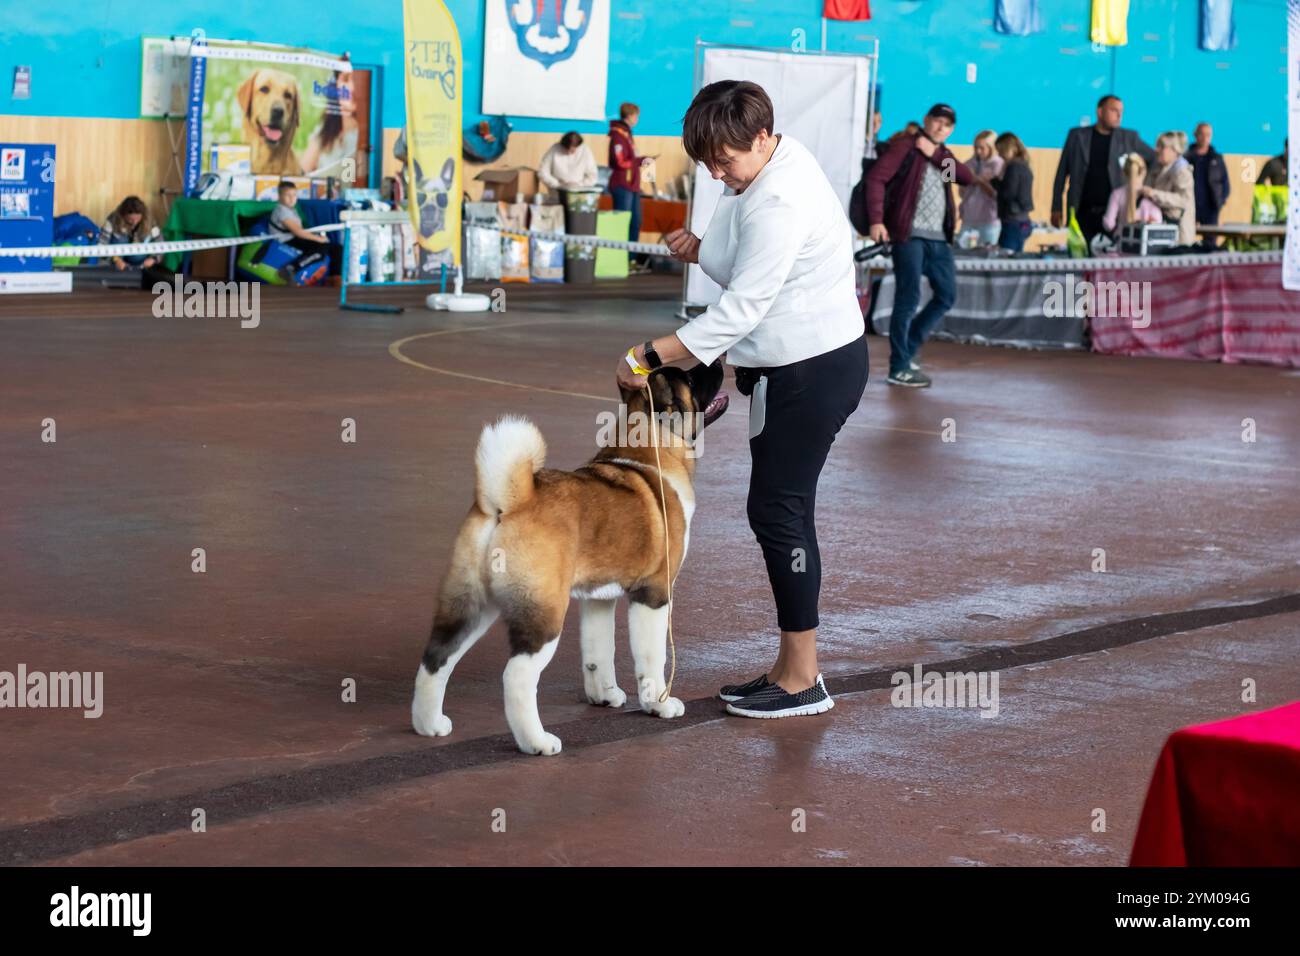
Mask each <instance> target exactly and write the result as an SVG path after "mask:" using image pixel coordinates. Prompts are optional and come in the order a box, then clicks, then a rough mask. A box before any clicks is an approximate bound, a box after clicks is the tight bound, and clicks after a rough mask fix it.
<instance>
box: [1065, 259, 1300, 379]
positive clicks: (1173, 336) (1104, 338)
mask: <svg viewBox="0 0 1300 956" xmlns="http://www.w3.org/2000/svg"><path fill="white" fill-rule="evenodd" d="M1087 278H1088V281H1089V282H1092V283H1093V284H1094V286H1096V285H1097V283H1100V282H1107V283H1112V284H1114V283H1125V284H1126V286H1125V291H1127V290H1128V289H1132V288H1134V286H1131V285H1127V284H1129V283H1143V284H1145V283H1150V285H1144V288H1145V289H1149V290H1150V292H1149V301H1146V302H1144V303H1143V306H1144V307H1143V308H1140V309H1136V310H1135V309H1134V308H1132V307H1131V305H1130V302H1129V299H1128V296H1122V297H1119V298H1118V300H1112V307H1110V308H1106V309H1098V310H1097V312H1095V313H1094V314H1093V315H1092V316H1091V317H1090V318H1089V320H1088V323H1089V327H1090V328H1091V330H1092V349H1093V351H1094V352H1104V353H1109V354H1113V355H1156V356H1161V357H1163V358H1181V359H1200V360H1202V361H1211V362H1260V363H1264V364H1267V365H1283V366H1289V367H1292V368H1300V292H1288V291H1287V290H1286V289H1284V288H1282V266H1281V265H1280V264H1277V265H1274V264H1271V263H1270V264H1251V265H1244V264H1236V265H1233V264H1224V265H1211V266H1208V267H1205V268H1195V269H1189V268H1171V267H1164V268H1159V267H1155V268H1150V269H1146V268H1142V269H1090V270H1089V271H1088V273H1087ZM1144 298H1146V297H1145V296H1144ZM1116 302H1117V304H1118V308H1115V307H1113V306H1114V304H1115V303H1116Z"/></svg>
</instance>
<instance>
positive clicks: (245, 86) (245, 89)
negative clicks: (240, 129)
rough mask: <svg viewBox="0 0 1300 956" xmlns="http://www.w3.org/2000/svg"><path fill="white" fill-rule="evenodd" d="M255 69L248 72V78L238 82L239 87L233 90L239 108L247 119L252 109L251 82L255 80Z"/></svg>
mask: <svg viewBox="0 0 1300 956" xmlns="http://www.w3.org/2000/svg"><path fill="white" fill-rule="evenodd" d="M257 73H258V71H257V70H254V71H253V72H252V73H250V74H248V79H246V80H244V82H243V83H241V84H239V89H238V90H237V91H236V92H235V98H236V99H238V100H239V108H240V109H241V110H242V111H243V113H244V118H245V119H247V118H248V117H249V116H251V115H252V111H253V83H254V82H255V81H256V80H257Z"/></svg>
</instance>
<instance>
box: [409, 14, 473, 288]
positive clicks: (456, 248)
mask: <svg viewBox="0 0 1300 956" xmlns="http://www.w3.org/2000/svg"><path fill="white" fill-rule="evenodd" d="M402 21H403V25H404V41H405V45H406V186H407V203H408V205H409V207H410V212H411V226H412V227H413V228H414V230H415V236H416V241H417V242H418V243H419V244H420V246H421V247H422V248H424V249H426V250H428V251H429V252H434V253H438V252H446V251H450V254H451V264H452V265H460V211H461V194H462V189H461V98H460V97H461V77H462V70H461V60H460V32H459V31H458V30H457V29H456V21H455V20H453V19H452V17H451V14H450V13H449V12H448V10H447V6H446V4H444V3H443V2H442V0H402Z"/></svg>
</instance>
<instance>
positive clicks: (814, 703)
mask: <svg viewBox="0 0 1300 956" xmlns="http://www.w3.org/2000/svg"><path fill="white" fill-rule="evenodd" d="M834 706H835V701H833V700H832V699H831V695H830V694H828V693H827V692H826V684H825V682H823V681H822V675H821V674H818V675H817V683H815V684H813V685H812V686H811V687H809V688H808V689H807V690H801V691H799V693H797V694H792V693H790V692H789V691H788V690H786V689H785V688H784V687H782V686H781V685H780V684H769V685H768V686H767V687H766V688H764V689H763V690H760V691H757V692H756V693H753V694H750V695H749V696H748V697H745V698H744V699H742V700H738V701H735V702H734V703H730V704H728V705H727V713H729V714H735V715H736V716H737V717H808V716H811V715H813V714H824V713H825V712H826V711H828V710H830V709H831V708H832V707H834Z"/></svg>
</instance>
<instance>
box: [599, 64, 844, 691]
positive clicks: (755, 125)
mask: <svg viewBox="0 0 1300 956" xmlns="http://www.w3.org/2000/svg"><path fill="white" fill-rule="evenodd" d="M773 125H774V118H773V109H772V101H771V99H770V98H769V97H768V95H767V93H766V92H765V91H764V90H763V88H762V87H761V86H759V85H758V84H756V83H749V82H744V81H736V80H724V81H722V82H719V83H712V84H710V85H708V86H706V87H704V88H703V89H701V90H700V92H699V93H698V94H697V95H696V97H695V99H694V100H693V101H692V103H691V106H690V109H688V110H687V112H686V116H685V117H684V119H683V121H682V127H683V129H682V145H683V146H684V147H685V149H686V153H687V155H689V156H690V157H691V158H692V159H693V160H695V161H696V162H698V163H701V164H703V165H704V167H705V168H706V169H707V170H708V171H709V173H710V174H711V175H712V176H713V178H714V179H719V180H721V181H722V183H723V185H724V186H725V187H726V190H725V192H724V194H723V196H722V197H721V198H720V199H719V200H718V206H717V209H716V210H715V212H714V214H713V218H712V220H711V221H710V222H709V226H708V228H707V229H706V230H705V233H704V236H703V238H697V237H696V236H694V235H692V234H691V233H689V232H687V231H686V230H677V231H675V232H672V233H669V234H668V235H667V236H665V237H664V238H665V241H666V242H667V244H668V247H669V248H670V249H671V250H672V253H673V255H674V257H675V258H677V259H679V260H681V261H682V262H695V263H698V264H699V266H700V268H701V269H703V270H704V272H705V274H706V275H708V276H709V278H711V279H712V280H713V281H714V282H716V283H718V285H720V286H721V287H722V289H723V292H722V295H721V297H720V298H719V300H718V302H717V303H716V304H714V305H712V306H710V307H709V308H708V309H707V310H706V311H705V312H704V313H703V314H701V315H699V316H697V317H696V318H695V319H693V320H692V321H691V322H690V323H688V324H687V325H685V326H684V327H683V328H681V329H680V330H679V331H678V332H677V333H675V334H673V335H667V336H664V337H662V338H658V339H654V340H653V341H650V342H646V343H645V344H643V345H638V346H635V347H634V349H633V356H634V357H635V359H636V361H637V362H638V363H639V365H640V366H641V367H642V368H649V369H652V370H653V369H655V368H658V367H660V366H661V365H669V364H671V365H680V366H685V367H689V366H693V365H695V364H696V363H704V364H709V363H711V362H713V361H714V360H715V359H717V358H718V357H719V356H721V355H722V354H723V353H724V352H725V353H726V354H727V360H728V362H730V363H731V364H732V365H734V366H736V381H737V386H738V387H739V388H740V389H741V391H742V393H745V394H750V427H749V436H750V437H749V449H750V458H751V461H752V468H751V472H750V484H749V498H748V514H749V523H750V527H751V528H752V529H753V531H754V535H755V537H756V538H757V539H758V543H759V545H760V546H761V547H762V549H763V558H764V562H765V563H766V565H767V572H768V579H769V581H770V582H771V585H772V594H773V596H774V598H775V599H776V610H777V626H778V628H779V629H780V632H781V641H780V649H779V651H778V653H777V658H776V663H775V664H774V665H773V666H772V667H771V668H770V669H769V670H768V672H767V673H766V674H764V675H763V676H762V677H758V678H755V679H753V680H751V681H748V682H746V683H743V684H735V685H728V686H725V687H723V688H722V691H721V694H720V695H719V696H721V697H722V698H723V699H724V700H726V701H728V704H727V710H728V711H729V712H730V713H733V714H739V715H741V716H747V717H786V716H798V715H805V714H819V713H822V712H824V711H827V710H829V709H830V708H831V707H832V706H833V703H832V701H831V698H830V695H829V694H827V692H826V687H825V684H824V682H823V680H822V675H821V674H820V673H819V671H818V667H817V625H818V617H817V598H818V594H819V592H820V590H821V555H820V552H819V551H818V548H817V533H816V527H815V523H814V520H813V508H814V503H815V501H816V493H817V480H818V478H819V476H820V475H821V470H822V466H823V464H825V461H826V455H827V453H828V452H829V451H830V447H831V444H832V443H833V442H834V440H835V436H836V434H837V433H838V432H839V430H840V427H841V426H842V425H843V424H844V422H845V420H846V419H847V418H848V417H849V415H851V414H852V413H853V411H854V410H855V409H856V408H857V407H858V403H859V402H860V401H861V399H862V393H863V390H864V389H865V388H866V384H867V344H866V338H865V337H864V335H863V333H864V325H863V320H862V312H861V309H860V307H859V305H858V299H857V291H856V283H855V272H854V265H853V236H852V227H851V226H850V225H849V221H848V219H847V217H846V216H845V214H844V207H843V206H842V204H841V203H840V199H839V197H838V196H837V195H836V194H835V191H834V189H832V188H831V185H830V182H829V181H828V180H827V179H826V174H825V173H823V172H822V169H821V167H820V166H819V165H818V164H817V160H816V159H815V158H814V157H813V155H812V154H811V153H810V152H809V151H808V150H807V149H806V148H805V147H804V146H803V145H801V144H800V143H798V142H796V141H795V140H793V139H791V138H790V137H789V136H783V135H779V134H776V135H774V134H773ZM617 374H618V380H619V383H620V384H621V385H623V386H625V387H628V388H643V387H644V386H645V377H644V376H642V375H637V374H634V372H633V370H632V368H631V366H630V365H629V364H628V363H627V362H626V361H625V360H624V359H623V357H622V356H620V360H619V366H618V373H617ZM751 389H752V393H751Z"/></svg>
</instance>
